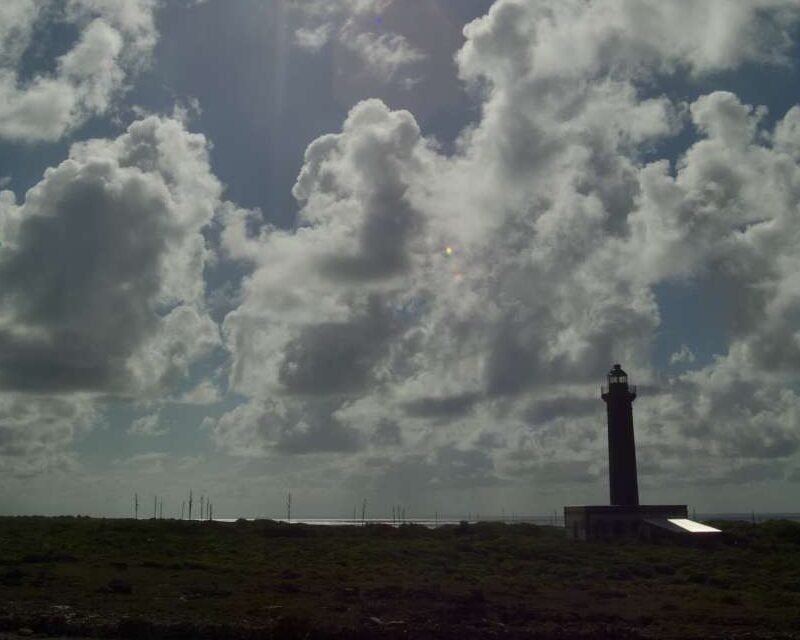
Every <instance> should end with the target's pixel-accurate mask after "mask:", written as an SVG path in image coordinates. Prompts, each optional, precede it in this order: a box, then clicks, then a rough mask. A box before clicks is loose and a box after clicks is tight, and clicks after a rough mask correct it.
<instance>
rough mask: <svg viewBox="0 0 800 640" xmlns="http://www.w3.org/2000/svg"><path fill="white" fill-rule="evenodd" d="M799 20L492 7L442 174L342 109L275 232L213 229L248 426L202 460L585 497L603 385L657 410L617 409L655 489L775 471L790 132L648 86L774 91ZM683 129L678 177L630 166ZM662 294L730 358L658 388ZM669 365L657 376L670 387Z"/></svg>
mask: <svg viewBox="0 0 800 640" xmlns="http://www.w3.org/2000/svg"><path fill="white" fill-rule="evenodd" d="M309 6H311V5H309ZM358 6H359V7H361V8H364V9H365V10H372V9H370V8H369V5H368V3H365V4H363V5H358ZM313 8H314V11H317V12H318V15H321V16H328V17H329V16H330V15H332V14H329V13H326V12H325V11H327V10H324V7H323V5H322V4H316V3H313ZM799 17H800V9H798V8H797V7H796V5H795V3H792V2H780V1H777V0H775V1H767V0H765V1H763V2H755V3H738V2H736V3H730V2H708V3H693V2H676V3H667V4H665V3H658V2H654V1H653V2H650V1H647V2H619V3H611V4H609V3H601V2H585V1H583V0H581V1H578V0H575V1H564V0H559V1H558V2H555V1H545V0H542V1H539V2H526V1H523V0H499V1H498V2H496V3H495V4H494V5H493V7H492V8H491V10H490V11H489V13H488V14H487V15H486V16H485V17H483V18H480V19H478V20H476V21H475V22H473V23H472V24H470V25H468V26H467V28H466V29H465V35H466V38H467V40H466V43H465V45H464V47H463V48H462V50H461V51H460V53H459V55H458V58H457V61H458V65H459V72H460V75H461V77H462V78H463V80H464V81H465V82H467V83H470V84H472V85H474V86H475V87H476V88H478V89H479V91H480V92H481V94H480V95H481V96H482V100H483V105H482V111H481V119H480V121H479V122H477V123H476V124H475V126H472V127H470V128H468V129H467V130H465V131H464V132H463V133H462V135H461V138H460V140H459V142H458V146H457V149H456V152H455V153H454V154H453V155H450V156H448V155H445V154H444V153H442V151H441V150H440V149H439V148H438V146H437V145H436V144H435V142H434V141H432V140H429V139H426V138H425V137H424V136H423V135H422V134H421V132H420V130H419V127H418V126H417V123H416V121H415V119H414V117H413V116H412V115H411V114H410V113H407V112H404V111H392V110H390V109H389V108H387V107H386V106H385V105H384V104H382V103H380V102H378V101H374V100H373V101H366V102H363V103H360V104H358V105H356V106H355V107H354V108H353V109H352V110H351V112H350V114H349V115H348V118H347V120H346V121H345V123H344V125H343V127H342V130H341V132H340V133H336V134H331V135H326V136H322V137H321V138H319V139H317V140H316V141H314V142H313V143H312V144H311V145H310V146H309V148H308V150H307V153H306V157H305V163H304V166H303V169H302V171H301V172H300V175H299V177H298V180H297V183H296V185H295V189H294V194H295V196H296V198H297V199H298V200H299V201H300V203H301V205H302V209H301V213H300V218H301V222H300V224H299V226H298V228H297V229H295V230H292V231H278V230H274V229H270V228H263V229H261V230H260V231H257V232H255V233H253V231H252V221H251V219H249V218H248V216H246V215H244V214H242V213H231V214H229V215H227V217H226V222H225V230H224V232H223V244H224V246H225V249H226V251H227V252H228V254H229V255H230V256H231V257H233V258H235V259H239V260H241V261H243V262H245V263H247V264H250V265H251V266H252V267H253V272H252V274H251V275H250V276H249V277H248V278H247V279H246V280H245V282H244V283H243V287H242V303H241V305H240V306H239V308H238V309H236V310H235V311H233V312H232V313H230V314H229V315H228V316H227V318H226V320H225V324H224V333H225V340H226V344H227V346H228V348H229V349H230V351H231V353H232V358H233V366H232V374H231V387H232V388H233V389H235V390H236V391H237V392H239V393H242V394H243V395H245V396H246V397H247V398H248V401H247V402H246V403H245V404H243V405H241V406H240V407H239V408H237V409H235V410H234V411H232V412H230V413H228V414H227V415H225V416H223V418H221V419H220V420H219V421H217V422H216V424H215V425H214V426H213V427H212V431H213V434H214V438H215V440H216V442H217V443H218V444H219V445H220V446H221V447H223V448H225V449H226V450H229V451H232V452H236V453H239V454H244V455H255V456H271V455H274V454H275V453H276V452H283V453H312V452H325V451H328V452H330V451H338V452H352V453H353V454H354V456H355V458H356V462H354V463H353V464H354V465H357V466H358V465H360V467H359V468H360V470H361V471H360V472H359V474H360V475H358V477H359V478H360V480H359V482H372V486H374V487H382V488H383V490H385V491H387V492H388V491H390V489H391V488H394V489H395V490H399V488H400V487H406V488H407V487H408V486H411V485H410V484H409V482H410V479H411V478H414V481H415V482H416V483H417V484H415V485H414V486H417V485H419V487H420V491H422V490H423V489H422V487H423V486H424V487H427V488H430V487H433V486H438V487H442V488H444V487H450V488H452V489H454V490H455V488H457V487H468V486H473V487H478V486H489V485H491V484H492V483H495V482H501V483H519V482H526V481H530V480H535V481H537V482H541V483H545V484H546V483H551V484H558V483H566V482H570V481H571V482H575V483H579V482H589V481H592V482H594V481H596V479H597V478H599V477H600V476H601V475H602V474H603V473H604V472H605V471H604V467H603V466H598V464H596V463H595V462H594V461H596V460H603V459H604V458H605V453H604V451H605V439H604V437H601V436H603V435H604V434H603V426H602V424H603V407H602V403H601V402H600V400H599V399H597V389H596V386H595V385H596V383H597V381H598V380H600V379H601V378H602V376H603V374H604V373H605V372H606V371H607V369H608V367H609V365H610V364H611V363H613V362H616V361H622V362H624V363H625V364H626V368H627V369H629V370H630V371H632V372H636V375H637V378H639V379H640V380H641V381H642V382H645V383H646V385H645V386H644V387H643V388H648V389H655V388H656V386H658V391H659V392H658V393H653V394H651V396H652V397H649V398H648V399H647V401H646V402H644V401H639V405H638V406H639V407H640V408H638V409H637V424H640V425H642V426H641V427H639V431H638V432H637V439H638V442H640V443H641V450H642V457H643V465H642V466H643V469H646V470H647V473H648V474H651V475H652V476H653V477H655V476H658V475H659V474H663V475H664V477H667V476H669V475H672V476H673V477H674V476H675V475H676V473H684V472H685V469H683V468H682V467H681V465H685V464H687V461H694V460H696V459H697V456H698V455H704V456H705V460H706V466H705V467H704V468H703V473H708V475H709V477H717V478H720V481H721V482H722V481H725V482H733V481H735V479H736V477H738V476H736V475H735V474H730V473H728V472H727V471H725V469H726V468H727V469H728V470H729V469H730V466H731V461H737V462H736V464H737V465H739V466H742V465H745V466H746V465H757V464H758V463H759V460H765V459H785V458H787V457H789V456H792V455H794V453H795V452H796V450H797V437H796V436H795V435H794V430H793V427H792V425H793V424H795V423H796V419H795V418H796V413H797V398H796V396H795V394H794V392H793V391H792V390H791V389H789V388H787V383H788V382H789V381H791V380H792V379H793V378H792V377H791V376H792V375H793V374H792V373H791V372H792V371H793V370H796V360H797V355H798V353H800V351H798V346H799V345H800V341H799V340H798V336H797V334H796V330H795V328H794V325H793V319H794V318H796V317H797V307H796V304H797V299H798V298H797V294H798V292H800V288H798V286H797V280H796V276H795V275H794V274H796V273H798V272H800V271H798V269H797V267H798V265H797V257H796V249H795V247H796V246H798V243H797V238H796V235H797V231H798V229H800V228H798V226H797V224H796V221H795V219H794V217H793V215H792V212H793V211H795V210H796V207H797V202H796V197H797V195H796V194H797V193H798V191H797V189H796V186H795V185H796V184H797V183H798V180H797V176H796V172H797V157H798V155H797V154H798V152H797V149H800V143H798V142H797V140H796V138H797V137H798V135H797V131H798V130H800V127H798V126H797V120H798V116H797V110H796V109H793V110H791V111H790V112H789V113H788V114H786V116H785V117H784V118H783V119H781V120H780V121H779V122H778V123H777V125H776V126H775V127H774V131H765V130H764V125H763V116H764V113H765V112H764V110H763V109H762V108H759V107H758V106H749V105H745V104H743V103H742V102H741V101H740V100H739V99H738V98H737V97H736V96H735V95H733V94H731V93H726V92H722V91H717V92H710V93H708V95H704V96H701V97H699V98H698V99H697V100H695V101H694V102H693V103H692V104H691V105H685V104H683V103H682V102H680V101H678V100H676V99H673V98H672V97H671V96H669V95H657V94H656V93H655V92H654V91H653V87H654V86H658V85H657V83H656V80H657V79H658V78H662V77H664V76H665V75H673V76H685V75H686V74H690V75H693V76H695V78H698V77H701V76H707V75H709V74H713V73H714V72H718V71H723V70H729V69H733V68H736V67H737V66H739V65H742V64H745V63H752V62H755V63H761V64H774V65H782V64H786V63H787V61H788V58H787V56H788V54H789V51H790V49H791V46H792V42H791V37H790V35H791V33H792V29H793V28H794V26H795V25H796V24H797V20H798V18H799ZM565 51H569V52H570V55H568V56H567V55H565V54H564V52H565ZM688 126H690V127H692V128H693V132H694V133H695V135H696V140H695V142H694V143H693V144H691V146H690V148H689V149H687V150H686V153H685V154H683V155H682V157H681V158H680V159H679V161H678V162H677V163H676V164H672V163H670V161H669V160H666V159H665V160H660V161H655V162H645V160H644V158H646V157H650V156H652V154H653V153H654V151H656V150H657V149H659V148H660V145H661V144H662V143H663V142H664V141H667V140H670V139H671V138H672V137H674V136H675V135H677V134H678V133H680V132H681V131H683V130H685V128H686V127H688ZM676 280H680V281H690V282H692V283H694V285H696V286H707V287H709V288H710V290H714V291H715V292H717V295H719V296H721V297H722V298H724V299H725V300H726V304H729V305H730V309H731V312H730V313H729V314H728V323H729V324H728V326H725V327H721V330H722V331H723V332H724V334H725V336H726V339H727V340H728V345H729V347H728V352H727V353H726V354H721V355H720V356H719V357H718V358H717V359H716V360H715V361H713V362H712V363H711V364H709V365H705V366H703V367H701V368H699V369H691V370H688V371H685V372H684V373H682V374H680V375H678V376H675V377H672V378H668V379H667V380H666V381H662V382H659V383H658V385H655V383H654V381H655V376H656V373H657V372H656V371H655V367H654V365H653V363H652V361H651V349H652V343H653V339H654V336H655V335H656V331H657V330H658V328H659V324H660V322H661V313H660V309H659V300H658V297H657V292H656V287H657V285H659V284H662V283H665V282H673V281H676ZM685 346H686V349H685V350H683V349H682V350H681V351H679V352H678V354H676V355H675V356H674V357H673V360H674V362H673V363H677V362H680V363H683V364H685V365H689V366H691V365H693V364H694V362H693V358H692V356H691V354H692V351H691V344H687V345H685ZM665 364H666V363H665ZM592 407H595V408H594V409H592ZM489 425H491V429H488V426H489ZM487 429H488V431H487ZM400 445H401V446H402V447H403V453H402V455H396V456H392V457H391V458H390V459H385V463H381V462H380V460H384V458H381V457H380V455H382V454H380V453H379V452H384V451H387V450H391V448H392V447H397V446H400ZM652 452H661V453H662V454H663V458H662V459H661V461H660V462H659V461H657V460H656V459H655V458H654V457H653V454H652ZM376 461H377V462H376ZM737 468H738V467H737ZM742 468H744V466H742ZM753 468H755V467H753ZM743 473H744V472H743ZM745 475H746V474H745ZM687 477H688V475H687ZM741 477H744V476H741ZM367 479H368V480H367Z"/></svg>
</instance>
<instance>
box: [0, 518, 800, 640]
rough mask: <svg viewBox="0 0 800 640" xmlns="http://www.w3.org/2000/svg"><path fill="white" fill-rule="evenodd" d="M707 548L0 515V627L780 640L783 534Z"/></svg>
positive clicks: (790, 529)
mask: <svg viewBox="0 0 800 640" xmlns="http://www.w3.org/2000/svg"><path fill="white" fill-rule="evenodd" d="M716 526H718V527H720V528H723V529H724V531H725V535H724V541H723V543H722V544H720V545H718V546H716V547H713V548H692V547H682V546H673V545H637V544H631V543H617V544H614V543H602V544H601V543H572V542H569V541H567V540H565V539H564V534H563V530H560V529H556V528H551V527H537V526H533V525H522V524H517V525H503V524H490V523H485V524H478V525H471V526H463V525H462V526H448V527H441V528H439V529H436V530H428V529H425V528H422V527H418V526H413V525H406V526H403V527H401V528H399V529H394V528H391V527H388V526H367V527H310V526H305V525H299V524H296V525H286V524H280V523H275V522H272V521H257V522H243V521H240V522H237V523H234V524H223V523H214V522H180V521H166V520H151V521H132V520H96V519H88V518H0V630H2V629H5V630H13V629H19V628H20V627H27V628H29V629H32V630H33V631H35V632H39V633H51V634H64V635H84V636H99V637H136V638H140V637H176V638H177V637H180V638H202V637H220V638H223V637H224V638H261V637H263V638H333V637H358V638H370V637H398V638H400V637H412V638H450V637H452V638H491V637H513V638H527V637H531V638H576V637H577V638H581V637H583V638H640V637H641V638H681V639H685V638H732V637H759V638H761V637H771V638H790V637H800V636H794V635H792V634H793V633H795V631H796V630H798V629H800V524H798V523H793V522H787V521H772V522H766V523H763V524H759V525H751V524H748V523H716Z"/></svg>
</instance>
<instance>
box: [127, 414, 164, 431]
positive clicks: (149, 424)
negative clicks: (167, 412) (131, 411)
mask: <svg viewBox="0 0 800 640" xmlns="http://www.w3.org/2000/svg"><path fill="white" fill-rule="evenodd" d="M128 433H129V434H131V435H134V436H163V435H165V434H167V433H169V429H168V428H167V427H166V426H165V425H164V424H163V422H162V420H161V415H160V414H159V413H158V412H156V413H151V414H150V415H146V416H142V417H141V418H136V420H134V421H133V422H131V426H130V427H129V428H128Z"/></svg>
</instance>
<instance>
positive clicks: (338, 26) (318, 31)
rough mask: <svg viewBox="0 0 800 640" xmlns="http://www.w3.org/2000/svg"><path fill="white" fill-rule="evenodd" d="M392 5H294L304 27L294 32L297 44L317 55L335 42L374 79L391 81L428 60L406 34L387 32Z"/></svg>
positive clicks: (368, 1) (384, 1) (344, 1)
mask: <svg viewBox="0 0 800 640" xmlns="http://www.w3.org/2000/svg"><path fill="white" fill-rule="evenodd" d="M393 4H394V3H393V2H392V0H334V1H332V2H330V1H329V2H316V1H313V0H312V1H311V2H305V1H299V2H294V3H292V4H291V5H290V6H291V7H292V8H293V9H294V11H295V13H296V14H297V15H299V16H300V22H301V25H302V26H299V27H297V29H296V31H295V44H296V45H297V46H298V47H300V48H302V49H306V50H307V51H310V52H318V51H319V50H320V49H322V47H324V46H325V45H327V44H328V43H330V42H334V43H335V44H336V45H337V46H339V47H340V48H341V49H342V50H344V51H348V52H350V53H351V54H352V55H353V56H354V57H355V59H356V60H357V61H358V64H359V66H360V67H361V69H362V70H364V71H366V72H367V73H368V74H369V75H370V76H372V77H373V79H379V80H382V81H391V80H393V79H395V77H396V76H397V75H398V74H399V73H400V72H401V71H405V70H407V69H408V68H409V67H413V65H415V64H417V63H419V62H422V61H423V60H425V59H426V54H425V53H424V52H423V51H420V50H419V49H418V48H416V47H415V46H414V45H412V44H411V43H410V42H409V41H408V39H407V38H406V37H405V36H404V35H403V34H400V33H396V32H393V31H387V30H386V28H385V22H384V18H383V13H384V12H386V11H387V10H388V9H389V8H390V7H392V5H393ZM354 71H355V70H354V69H351V70H350V72H351V73H352V72H354Z"/></svg>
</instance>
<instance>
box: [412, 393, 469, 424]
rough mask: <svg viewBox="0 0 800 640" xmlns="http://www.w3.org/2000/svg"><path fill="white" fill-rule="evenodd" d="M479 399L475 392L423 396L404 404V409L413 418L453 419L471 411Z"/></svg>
mask: <svg viewBox="0 0 800 640" xmlns="http://www.w3.org/2000/svg"><path fill="white" fill-rule="evenodd" d="M480 399H481V394H479V393H475V392H465V393H459V394H456V395H452V396H440V397H434V396H424V397H421V398H419V399H417V400H414V401H412V402H408V403H406V404H405V406H404V409H405V411H406V413H407V414H408V415H409V416H412V417H415V418H433V419H436V420H444V421H447V420H455V419H457V418H461V417H463V416H465V415H466V414H468V413H469V412H470V411H472V409H473V407H474V406H475V404H476V403H477V402H479V401H480Z"/></svg>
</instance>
